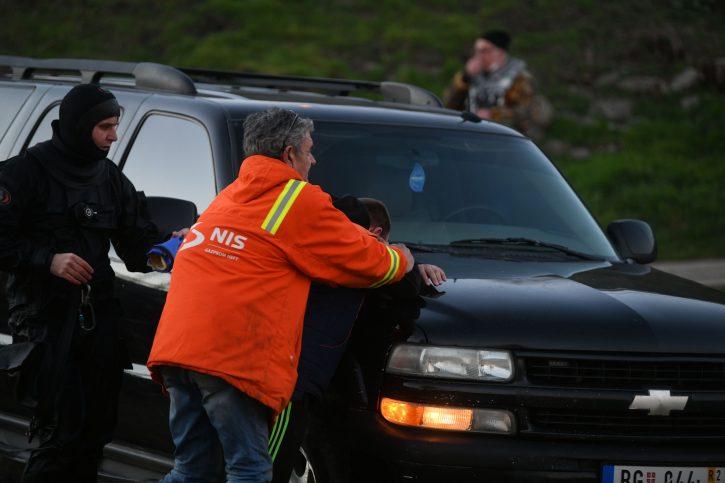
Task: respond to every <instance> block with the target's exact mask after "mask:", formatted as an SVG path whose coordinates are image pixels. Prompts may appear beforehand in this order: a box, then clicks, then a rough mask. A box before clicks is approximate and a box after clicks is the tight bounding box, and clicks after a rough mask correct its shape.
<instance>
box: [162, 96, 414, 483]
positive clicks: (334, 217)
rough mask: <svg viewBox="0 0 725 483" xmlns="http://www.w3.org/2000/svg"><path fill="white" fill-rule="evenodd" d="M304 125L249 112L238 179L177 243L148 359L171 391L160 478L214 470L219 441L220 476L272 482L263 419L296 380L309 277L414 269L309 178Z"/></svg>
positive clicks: (340, 281)
mask: <svg viewBox="0 0 725 483" xmlns="http://www.w3.org/2000/svg"><path fill="white" fill-rule="evenodd" d="M312 130H313V123H312V121H311V120H310V119H307V118H303V117H300V116H299V115H298V114H296V113H295V112H293V111H289V110H283V109H278V108H274V109H269V110H267V111H263V112H259V113H255V114H252V115H250V116H248V117H247V119H246V120H245V122H244V150H245V152H246V154H247V155H248V157H247V158H246V159H245V160H244V162H243V164H242V168H241V169H240V171H239V176H238V178H237V179H236V180H235V181H234V182H233V183H232V184H231V185H230V186H228V187H227V188H226V189H225V190H224V191H222V192H221V193H220V194H219V196H217V198H216V199H215V200H214V201H213V202H212V204H211V205H210V206H209V208H207V210H206V211H205V212H204V214H203V215H202V216H201V218H199V221H198V223H197V224H196V225H194V226H193V227H192V228H191V233H190V234H189V235H188V236H187V238H186V240H185V243H184V244H183V245H182V246H181V248H180V250H179V254H178V256H177V258H176V260H175V262H174V272H173V275H172V277H171V284H170V288H169V294H168V298H167V301H166V305H165V307H164V311H163V314H162V316H161V320H160V322H159V326H158V329H157V332H156V337H155V339H154V343H153V347H152V350H151V355H150V357H149V362H148V366H149V369H150V370H151V372H152V375H153V377H154V379H155V380H157V381H158V382H161V383H163V385H164V386H165V388H166V389H167V391H168V392H169V395H170V397H171V413H170V417H169V421H170V428H171V434H172V437H173V440H174V444H175V446H176V451H175V464H174V469H173V470H172V471H171V472H170V473H169V474H168V475H167V476H166V478H165V479H164V480H163V481H164V482H176V481H187V480H188V479H193V480H194V481H197V478H198V479H199V481H202V480H203V481H206V479H205V478H208V477H209V476H212V477H213V472H214V470H215V468H216V467H217V461H216V458H217V455H218V454H219V453H220V452H219V451H218V450H219V446H220V445H221V448H222V449H223V454H224V458H225V463H226V472H227V481H234V482H237V481H254V482H264V481H270V479H271V473H272V464H271V462H270V457H269V453H268V451H267V444H268V423H269V421H270V420H271V418H272V417H274V415H275V414H277V413H279V412H280V411H281V410H282V409H283V408H284V407H285V406H286V405H287V403H288V401H289V399H290V396H291V394H292V390H293V388H294V384H295V378H296V376H297V374H296V367H297V360H298V357H299V351H300V341H301V335H302V320H303V316H304V311H305V304H306V302H307V295H308V291H309V287H310V281H311V279H316V280H320V281H325V282H328V283H334V284H337V285H343V286H349V287H371V286H380V285H385V284H388V283H393V282H397V281H398V280H400V279H401V278H402V277H403V275H404V274H405V273H407V272H408V271H410V270H411V268H412V267H413V257H412V255H411V254H410V251H409V250H408V249H407V248H405V247H404V246H389V245H387V244H385V243H381V242H379V241H378V240H377V239H376V238H375V237H374V236H372V235H371V234H370V233H369V232H367V231H366V230H365V229H363V228H362V227H358V226H356V225H354V224H353V223H352V222H351V221H349V220H348V219H347V218H346V217H345V215H343V214H342V213H341V212H340V211H338V210H337V209H335V208H334V207H333V206H332V202H331V199H330V196H329V195H327V194H326V193H324V192H323V191H322V190H321V189H320V188H319V187H317V186H315V185H311V184H309V183H308V182H307V175H308V173H309V170H310V168H311V167H312V166H313V165H314V164H315V158H314V156H313V155H312V153H311V149H312V145H313V142H312V138H311V136H310V134H311V132H312Z"/></svg>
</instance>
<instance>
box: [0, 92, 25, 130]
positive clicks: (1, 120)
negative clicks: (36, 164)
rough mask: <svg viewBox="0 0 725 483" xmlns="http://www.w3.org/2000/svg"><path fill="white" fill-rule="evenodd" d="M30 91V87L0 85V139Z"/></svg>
mask: <svg viewBox="0 0 725 483" xmlns="http://www.w3.org/2000/svg"><path fill="white" fill-rule="evenodd" d="M32 92H33V88H32V87H21V86H12V87H11V86H8V87H0V141H2V140H3V138H4V137H5V133H6V132H7V130H8V128H9V127H10V124H12V123H13V119H15V116H16V115H17V114H18V112H20V109H21V108H22V107H23V104H25V101H26V100H28V97H30V94H31V93H32Z"/></svg>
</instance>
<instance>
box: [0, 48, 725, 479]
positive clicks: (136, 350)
mask: <svg viewBox="0 0 725 483" xmlns="http://www.w3.org/2000/svg"><path fill="white" fill-rule="evenodd" d="M0 66H4V67H0V69H3V68H4V70H3V71H1V72H0V105H1V106H2V109H0V159H6V158H8V157H10V156H12V155H15V154H17V153H19V152H21V151H22V150H23V149H26V148H27V147H28V146H30V145H33V144H34V143H36V142H38V141H42V140H45V139H47V138H48V137H49V135H50V129H49V126H50V121H51V120H52V119H54V118H55V117H56V115H57V112H58V104H59V102H60V99H61V98H62V97H63V95H64V94H65V93H66V92H67V91H68V90H69V89H70V88H71V87H72V86H73V85H74V84H75V83H77V82H79V81H81V80H83V81H94V82H100V83H101V84H102V85H104V86H105V87H107V88H108V89H110V90H111V91H112V92H113V93H114V94H115V95H116V96H117V97H118V99H119V103H120V104H121V105H122V106H123V114H122V117H121V124H120V126H119V141H118V142H117V143H116V144H114V146H113V148H112V149H111V152H110V157H111V159H113V160H115V161H116V162H117V163H118V164H119V165H120V166H121V168H122V169H123V171H124V172H125V173H126V174H127V175H128V176H129V178H130V179H131V180H132V181H133V182H134V183H135V185H136V187H137V188H138V189H139V190H143V191H144V192H145V193H146V195H147V196H150V197H151V196H153V197H166V198H177V199H184V200H189V201H192V202H193V203H195V204H196V206H197V208H198V210H199V211H200V212H201V211H203V210H204V209H205V208H206V206H207V205H208V204H209V202H210V201H211V200H212V199H213V197H214V196H215V195H216V193H217V192H218V191H219V190H221V189H222V188H224V186H226V185H227V184H229V183H230V182H231V181H232V180H233V179H234V177H235V175H236V173H237V171H238V169H239V166H240V162H241V160H242V159H243V153H242V151H241V139H242V120H243V119H244V118H245V116H247V115H248V114H249V113H251V112H254V111H258V110H261V109H265V108H268V107H271V106H281V107H286V108H289V109H293V110H295V111H297V112H299V113H301V114H302V115H304V116H307V117H310V118H312V119H313V120H314V121H315V132H314V134H313V139H314V142H315V148H314V154H315V156H316V158H317V160H318V163H317V165H316V166H315V167H314V168H313V170H312V173H311V181H312V182H314V183H317V184H319V185H321V186H322V187H323V188H324V189H325V190H327V191H328V192H331V193H335V194H340V195H341V194H352V195H356V196H369V197H374V198H379V199H380V200H382V201H384V202H385V203H386V204H387V206H388V208H389V210H390V213H391V215H392V220H393V227H392V234H391V238H392V239H393V240H395V241H400V242H404V243H406V244H407V245H408V246H409V247H410V248H411V249H412V250H413V251H414V254H415V256H416V259H417V260H418V261H420V262H427V263H433V264H436V265H439V266H441V267H443V268H444V269H445V270H446V272H447V274H448V282H446V283H445V284H444V285H443V286H441V287H440V288H439V289H438V290H431V291H430V292H428V293H427V295H426V296H425V297H423V298H421V299H420V300H419V301H417V304H416V305H415V307H414V310H411V311H400V310H388V307H389V305H388V303H389V302H390V301H389V300H385V298H384V297H379V296H375V295H374V294H373V295H371V296H370V297H368V301H367V302H366V306H365V307H364V309H363V310H362V311H361V316H360V319H359V320H358V323H357V325H356V329H355V331H354V333H353V338H352V340H351V343H350V345H349V351H348V354H347V356H346V358H345V361H344V363H343V364H342V365H341V367H340V369H339V370H338V374H337V375H336V379H335V384H334V387H333V388H332V389H331V391H330V394H329V395H328V397H326V400H325V401H324V404H323V405H322V406H321V407H320V408H319V411H318V414H316V417H315V424H314V425H313V427H312V430H311V432H310V434H309V437H308V439H307V440H306V442H305V444H304V445H303V447H302V448H301V449H300V464H299V467H298V468H296V470H295V475H294V477H293V480H294V481H320V482H326V481H334V482H338V481H345V480H348V479H352V480H358V481H382V480H392V481H398V480H401V481H425V480H434V481H440V480H443V479H445V480H448V481H466V480H471V481H507V480H511V479H513V480H517V481H518V480H524V481H550V480H559V479H561V480H566V481H603V482H632V483H634V482H643V483H644V482H647V483H649V482H668V483H669V482H672V483H675V482H696V481H699V482H700V483H706V482H708V483H709V482H716V481H724V482H725V475H724V474H723V473H724V472H725V469H724V467H725V294H723V293H721V292H718V291H715V290H714V289H710V288H706V287H703V286H701V285H698V284H696V283H693V282H690V281H687V280H683V279H681V278H677V277H674V276H672V275H668V274H665V273H662V272H659V271H657V270H654V269H652V268H650V267H649V266H648V265H647V264H648V263H650V262H652V261H653V260H654V259H655V256H656V244H655V240H654V236H653V235H652V231H651V230H650V228H649V226H648V225H647V224H646V223H644V222H641V221H636V220H622V221H618V222H615V223H613V224H611V225H610V226H609V227H608V228H607V230H606V235H605V233H604V232H603V231H602V230H601V229H600V227H599V226H598V225H597V223H596V221H595V220H594V219H593V218H592V216H591V215H590V214H589V212H588V211H587V209H586V208H585V206H584V205H583V203H582V202H581V200H580V199H579V198H578V197H577V195H576V194H575V193H574V191H572V189H571V188H570V187H569V185H568V184H567V183H566V181H565V180H564V178H563V177H562V176H561V174H560V173H559V172H558V171H557V170H556V169H555V168H554V166H552V164H551V163H550V162H549V161H548V160H547V159H546V157H545V156H544V154H542V152H541V151H540V150H539V149H538V148H537V147H536V146H535V145H534V144H533V143H532V142H531V141H530V140H529V139H527V138H525V137H523V136H521V135H520V134H518V133H517V132H515V131H513V130H511V129H508V128H506V127H503V126H500V125H497V124H494V123H490V122H481V121H480V120H479V119H478V118H476V117H475V116H472V115H470V114H463V113H460V112H455V111H450V110H446V109H443V108H442V107H441V105H440V101H439V100H438V99H437V98H436V97H435V96H434V95H432V94H430V93H429V92H427V91H425V90H423V89H420V88H417V87H414V86H410V85H405V84H397V83H386V82H383V83H373V82H362V81H347V80H334V79H311V78H297V77H273V76H264V75H250V74H238V73H230V72H216V71H205V70H192V69H175V68H172V67H168V66H163V65H158V64H149V63H140V64H133V63H123V62H105V61H91V60H63V59H57V60H37V59H28V58H15V57H0ZM358 93H359V94H358ZM357 96H362V97H357ZM173 216H175V214H174V215H173ZM173 216H171V218H173ZM158 221H159V222H160V223H161V224H162V225H164V224H166V225H169V226H172V225H173V223H171V222H170V221H169V220H167V219H163V220H162V219H159V220H158ZM110 256H111V259H112V264H113V267H114V269H115V270H116V273H117V289H118V290H117V294H118V296H119V297H120V299H121V303H122V306H123V308H124V311H125V313H124V315H123V317H124V322H125V324H124V326H125V328H126V331H127V332H126V338H127V342H128V345H129V347H130V350H131V354H132V358H133V361H134V368H133V370H128V371H127V374H126V376H125V381H124V389H123V393H122V401H121V414H120V421H119V425H118V430H117V432H116V438H117V439H116V441H115V442H114V443H113V444H111V445H109V446H108V447H107V450H106V458H105V460H104V463H103V466H102V468H101V473H102V474H103V475H105V477H106V478H111V479H114V478H115V479H118V480H123V478H122V477H123V476H125V477H126V478H128V479H131V480H138V479H144V478H153V477H158V476H160V475H161V474H163V473H164V472H165V471H166V470H167V469H168V468H169V465H170V464H171V463H172V460H171V452H172V445H171V439H170V437H169V434H168V428H167V415H168V413H167V411H168V400H167V399H166V398H165V397H164V396H162V394H161V391H160V388H159V387H158V386H157V385H156V384H154V383H152V382H151V381H150V380H149V377H148V372H147V371H146V369H145V366H144V364H145V361H146V357H147V355H148V352H149V348H150V344H151V340H152V338H153V334H154V330H155V327H156V323H157V321H158V318H159V314H160V312H161V308H162V305H163V302H164V297H165V292H166V288H167V285H168V282H169V276H168V275H165V274H146V275H142V274H135V273H129V272H127V271H126V270H125V268H124V266H123V264H122V263H120V261H118V260H117V259H116V257H115V256H114V254H113V253H111V254H110ZM2 300H3V302H2V303H4V298H2ZM211 302H212V301H210V303H211ZM418 312H419V313H418ZM6 315H7V314H6V307H0V331H1V332H4V334H0V338H2V342H3V343H9V342H10V340H11V339H10V337H9V336H8V335H7V333H8V331H7V327H6V319H7V317H6ZM341 342H342V341H341ZM27 416H28V415H27V413H25V412H23V410H22V409H21V408H19V407H17V405H16V404H15V403H14V402H13V401H12V400H11V398H10V397H9V395H8V394H0V450H1V451H2V452H3V453H4V454H5V455H6V459H4V460H3V463H2V464H1V465H0V468H3V469H5V471H6V472H8V473H9V472H13V471H17V464H16V465H13V464H11V463H10V462H12V461H15V462H20V461H22V459H23V458H24V457H26V456H27V454H26V453H27V451H26V448H25V445H26V442H25V440H24V438H23V436H22V434H23V432H24V430H25V427H26V425H27V420H28V417H27Z"/></svg>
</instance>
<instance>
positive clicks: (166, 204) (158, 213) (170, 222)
mask: <svg viewBox="0 0 725 483" xmlns="http://www.w3.org/2000/svg"><path fill="white" fill-rule="evenodd" d="M146 207H147V209H148V212H149V217H150V218H151V221H153V222H154V224H156V226H157V227H158V229H159V233H161V234H162V235H163V236H164V238H166V237H168V236H169V235H171V233H172V232H173V231H174V230H180V229H181V228H188V227H190V226H191V225H193V224H194V223H196V219H197V218H198V213H197V211H196V205H195V204H194V203H192V202H191V201H186V200H179V199H176V198H164V197H161V196H149V197H148V198H146Z"/></svg>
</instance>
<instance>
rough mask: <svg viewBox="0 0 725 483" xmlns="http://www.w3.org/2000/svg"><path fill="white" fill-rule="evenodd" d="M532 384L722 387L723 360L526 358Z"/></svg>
mask: <svg viewBox="0 0 725 483" xmlns="http://www.w3.org/2000/svg"><path fill="white" fill-rule="evenodd" d="M525 366H526V375H527V377H528V380H529V381H530V382H531V383H533V384H538V385H543V386H572V387H592V388H612V389H651V388H652V387H665V388H668V389H676V390H698V391H703V390H708V389H713V390H723V387H725V362H692V361H651V360H641V361H638V360H606V359H569V358H563V357H562V358H556V357H552V358H548V357H527V358H526V359H525Z"/></svg>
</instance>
